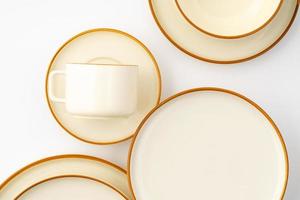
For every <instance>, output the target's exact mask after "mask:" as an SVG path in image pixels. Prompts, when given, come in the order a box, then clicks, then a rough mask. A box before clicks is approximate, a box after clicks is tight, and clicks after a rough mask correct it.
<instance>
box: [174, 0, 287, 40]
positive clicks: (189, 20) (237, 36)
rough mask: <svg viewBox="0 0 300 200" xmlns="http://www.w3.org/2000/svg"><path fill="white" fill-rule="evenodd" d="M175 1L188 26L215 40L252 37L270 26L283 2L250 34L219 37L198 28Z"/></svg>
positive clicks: (176, 1) (219, 35) (281, 0)
mask: <svg viewBox="0 0 300 200" xmlns="http://www.w3.org/2000/svg"><path fill="white" fill-rule="evenodd" d="M174 1H175V4H176V7H177V8H178V10H179V12H180V13H181V15H182V16H183V17H184V19H185V20H186V21H187V22H188V23H189V24H190V25H192V26H193V27H194V28H196V29H197V30H199V31H201V32H203V33H205V34H207V35H210V36H212V37H216V38H220V39H239V38H243V37H247V36H250V35H253V34H255V33H257V32H259V31H260V30H262V29H263V28H264V27H266V26H267V25H268V24H270V23H271V22H272V21H273V19H274V18H275V17H276V16H277V14H278V12H279V11H280V9H281V8H282V5H283V1H284V0H280V2H279V4H278V6H277V8H276V9H275V10H274V12H273V14H272V16H271V17H270V18H269V19H268V20H266V21H265V22H264V23H263V24H261V25H260V26H258V27H257V28H256V29H253V30H252V31H250V32H246V33H243V34H239V35H221V34H217V33H212V32H210V31H207V30H205V29H204V28H202V27H200V26H199V25H197V24H196V23H194V21H193V20H192V19H191V18H190V17H188V16H187V14H186V13H185V12H184V10H183V8H182V6H181V5H180V3H179V1H178V0H174Z"/></svg>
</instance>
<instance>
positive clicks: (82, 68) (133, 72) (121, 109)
mask: <svg viewBox="0 0 300 200" xmlns="http://www.w3.org/2000/svg"><path fill="white" fill-rule="evenodd" d="M58 75H63V76H65V77H64V78H65V91H64V93H65V94H64V97H56V95H55V94H53V92H52V90H53V88H50V89H49V97H50V99H51V100H52V101H53V102H56V103H65V106H66V111H67V112H69V113H71V114H73V115H79V116H85V117H126V116H129V115H131V114H132V113H134V112H135V110H136V105H137V87H138V66H136V65H118V64H113V65H107V64H106V65H105V64H102V65H95V64H67V66H66V70H65V71H52V72H51V73H50V78H49V87H51V86H52V85H54V82H55V76H58Z"/></svg>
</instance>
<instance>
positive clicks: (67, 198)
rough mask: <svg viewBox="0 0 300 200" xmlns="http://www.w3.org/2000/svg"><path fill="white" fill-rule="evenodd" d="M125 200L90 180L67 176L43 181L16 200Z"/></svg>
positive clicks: (117, 193) (112, 190)
mask: <svg viewBox="0 0 300 200" xmlns="http://www.w3.org/2000/svg"><path fill="white" fill-rule="evenodd" d="M86 199H88V200H99V199H105V200H126V198H125V197H123V196H122V195H121V194H120V193H119V192H118V191H117V190H115V189H114V188H112V187H110V186H109V185H106V184H104V183H102V182H100V181H97V180H92V179H90V178H84V177H76V176H67V177H56V178H53V179H51V180H46V181H43V182H41V183H39V184H37V185H35V186H32V187H31V188H29V189H28V190H26V191H24V192H23V193H22V194H20V196H18V197H17V198H16V200H86Z"/></svg>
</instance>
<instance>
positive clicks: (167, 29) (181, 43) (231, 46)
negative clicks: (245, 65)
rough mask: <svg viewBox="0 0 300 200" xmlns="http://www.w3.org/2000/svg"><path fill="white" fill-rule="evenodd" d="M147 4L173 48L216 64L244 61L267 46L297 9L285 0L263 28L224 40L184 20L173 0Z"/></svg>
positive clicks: (283, 31)
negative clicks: (244, 35) (237, 37)
mask: <svg viewBox="0 0 300 200" xmlns="http://www.w3.org/2000/svg"><path fill="white" fill-rule="evenodd" d="M149 3H150V7H151V11H152V14H153V16H154V19H155V21H156V22H157V24H158V26H159V28H160V30H161V31H162V32H163V34H164V35H165V36H166V37H167V38H168V39H169V40H170V41H171V42H172V43H173V44H174V45H175V46H176V47H177V48H179V49H180V50H182V51H183V52H185V53H187V54H188V55H190V56H193V57H195V58H197V59H200V60H204V61H207V62H212V63H219V64H229V63H238V62H243V61H247V60H250V59H253V58H255V57H257V56H259V55H261V54H263V53H265V52H266V51H268V50H269V49H271V48H272V47H273V46H275V45H276V44H277V43H278V42H279V41H280V40H281V39H282V38H283V36H284V35H285V34H286V33H287V32H288V30H289V28H290V27H291V25H292V23H293V21H294V19H295V16H296V14H297V10H298V3H297V0H285V1H283V3H282V5H281V8H280V10H279V12H278V13H277V15H276V16H275V17H274V19H273V20H272V21H271V22H270V23H269V24H268V25H266V26H265V27H264V28H263V29H261V30H260V31H258V32H257V33H255V34H252V35H249V36H247V37H243V38H239V39H232V40H228V39H220V38H216V37H213V36H210V35H208V34H205V33H203V32H201V31H199V30H198V29H196V28H195V27H194V26H192V25H191V24H190V23H188V22H187V20H186V19H185V18H184V16H183V15H182V14H181V12H180V11H179V9H178V7H177V6H176V2H175V0H149Z"/></svg>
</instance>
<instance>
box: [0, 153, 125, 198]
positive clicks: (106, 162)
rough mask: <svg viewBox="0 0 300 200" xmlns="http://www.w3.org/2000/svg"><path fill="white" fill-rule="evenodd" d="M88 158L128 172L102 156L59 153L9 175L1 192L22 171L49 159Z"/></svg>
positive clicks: (1, 186)
mask: <svg viewBox="0 0 300 200" xmlns="http://www.w3.org/2000/svg"><path fill="white" fill-rule="evenodd" d="M72 158H74V159H86V160H92V161H96V162H100V163H103V164H106V165H109V166H111V167H113V168H115V169H116V170H118V171H120V172H122V173H124V174H127V172H126V170H125V169H123V168H121V167H119V166H118V165H116V164H114V163H111V162H109V161H107V160H104V159H101V158H96V157H93V156H86V155H79V154H67V155H58V156H52V157H48V158H44V159H42V160H38V161H36V162H33V163H31V164H29V165H27V166H25V167H23V168H22V169H20V170H18V171H17V172H15V173H14V174H12V175H11V176H9V177H8V178H7V179H6V180H5V181H4V182H3V183H2V184H1V185H0V192H1V190H2V189H3V188H4V187H6V186H7V184H9V183H10V181H12V180H13V179H14V178H16V177H17V176H18V175H20V174H21V173H23V172H25V171H26V170H28V169H30V168H33V167H36V166H38V165H40V164H42V163H45V162H48V161H53V160H59V159H72Z"/></svg>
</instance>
